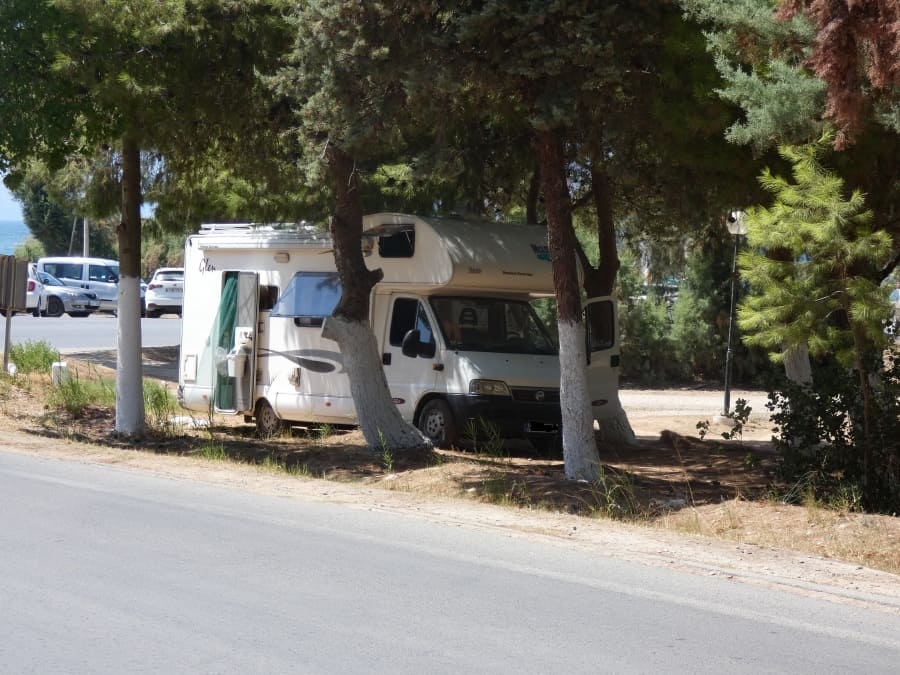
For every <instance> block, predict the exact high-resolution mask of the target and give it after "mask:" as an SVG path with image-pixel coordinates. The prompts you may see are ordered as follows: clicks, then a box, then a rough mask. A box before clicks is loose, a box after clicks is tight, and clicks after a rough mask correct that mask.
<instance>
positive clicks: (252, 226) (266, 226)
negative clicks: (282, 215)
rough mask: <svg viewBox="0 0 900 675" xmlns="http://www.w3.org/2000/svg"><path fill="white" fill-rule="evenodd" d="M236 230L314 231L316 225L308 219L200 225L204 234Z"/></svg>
mask: <svg viewBox="0 0 900 675" xmlns="http://www.w3.org/2000/svg"><path fill="white" fill-rule="evenodd" d="M236 230H244V231H246V230H257V231H259V230H262V231H265V230H270V231H280V232H314V231H315V230H316V226H315V225H313V224H312V223H310V222H309V221H306V220H300V221H297V222H295V223H203V224H201V225H200V232H201V233H202V234H209V233H211V232H234V231H236Z"/></svg>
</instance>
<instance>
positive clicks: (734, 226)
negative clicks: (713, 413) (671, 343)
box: [722, 211, 747, 417]
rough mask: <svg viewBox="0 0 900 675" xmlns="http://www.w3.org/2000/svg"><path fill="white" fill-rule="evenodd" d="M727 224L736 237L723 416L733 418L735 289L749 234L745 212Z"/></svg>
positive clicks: (731, 217)
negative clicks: (741, 249) (742, 247)
mask: <svg viewBox="0 0 900 675" xmlns="http://www.w3.org/2000/svg"><path fill="white" fill-rule="evenodd" d="M725 224H726V226H727V227H728V233H729V234H731V235H733V236H734V255H733V256H732V258H731V309H730V310H729V312H728V342H727V344H728V347H727V350H726V352H725V409H724V411H723V413H722V415H723V416H724V417H731V361H732V358H733V356H734V351H733V350H732V348H731V341H732V337H733V335H734V287H735V281H736V278H737V254H738V244H739V242H740V240H741V235H742V234H747V225H746V224H745V222H744V212H743V211H732V212H730V213H729V214H728V219H727V220H726V222H725Z"/></svg>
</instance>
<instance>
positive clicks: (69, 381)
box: [48, 377, 116, 419]
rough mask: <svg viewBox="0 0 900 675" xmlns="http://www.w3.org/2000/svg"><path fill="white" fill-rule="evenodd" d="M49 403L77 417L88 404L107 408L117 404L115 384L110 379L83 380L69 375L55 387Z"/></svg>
mask: <svg viewBox="0 0 900 675" xmlns="http://www.w3.org/2000/svg"><path fill="white" fill-rule="evenodd" d="M48 403H49V405H50V406H51V407H54V408H61V409H63V410H65V411H66V412H67V413H69V414H70V415H71V416H72V417H74V418H76V419H77V418H79V417H81V416H82V414H83V413H84V410H85V408H87V407H88V406H91V405H96V406H103V407H107V408H109V407H113V406H115V404H116V390H115V385H114V384H113V382H111V381H108V380H82V379H80V378H77V377H69V378H66V379H64V380H63V381H62V382H60V383H59V384H58V385H56V386H55V387H53V389H52V390H51V392H50V396H49V397H48Z"/></svg>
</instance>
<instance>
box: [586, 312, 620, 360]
mask: <svg viewBox="0 0 900 675" xmlns="http://www.w3.org/2000/svg"><path fill="white" fill-rule="evenodd" d="M585 319H586V325H587V339H588V351H589V352H599V351H601V350H603V349H609V348H611V347H612V346H613V345H614V344H615V342H616V336H615V321H614V320H613V304H612V301H611V300H603V301H601V302H594V303H591V304H590V305H588V306H587V310H586V316H585Z"/></svg>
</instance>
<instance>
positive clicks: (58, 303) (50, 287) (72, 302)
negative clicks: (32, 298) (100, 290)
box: [35, 272, 100, 317]
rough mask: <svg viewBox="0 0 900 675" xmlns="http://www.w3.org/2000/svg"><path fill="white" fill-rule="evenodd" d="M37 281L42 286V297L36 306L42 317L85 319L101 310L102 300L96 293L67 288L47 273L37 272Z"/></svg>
mask: <svg viewBox="0 0 900 675" xmlns="http://www.w3.org/2000/svg"><path fill="white" fill-rule="evenodd" d="M35 275H36V281H37V283H39V284H40V285H41V292H40V297H39V298H38V302H37V304H36V305H35V307H36V308H37V311H38V312H39V313H40V315H41V316H62V315H63V314H68V315H69V316H73V317H83V316H88V315H89V314H92V313H93V312H96V311H97V310H99V309H100V299H99V298H98V297H97V294H96V293H92V292H90V291H84V290H82V289H80V288H75V287H74V286H67V285H66V284H64V283H63V282H62V281H60V280H59V279H57V278H56V277H54V276H53V275H52V274H48V273H47V272H36V273H35Z"/></svg>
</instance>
